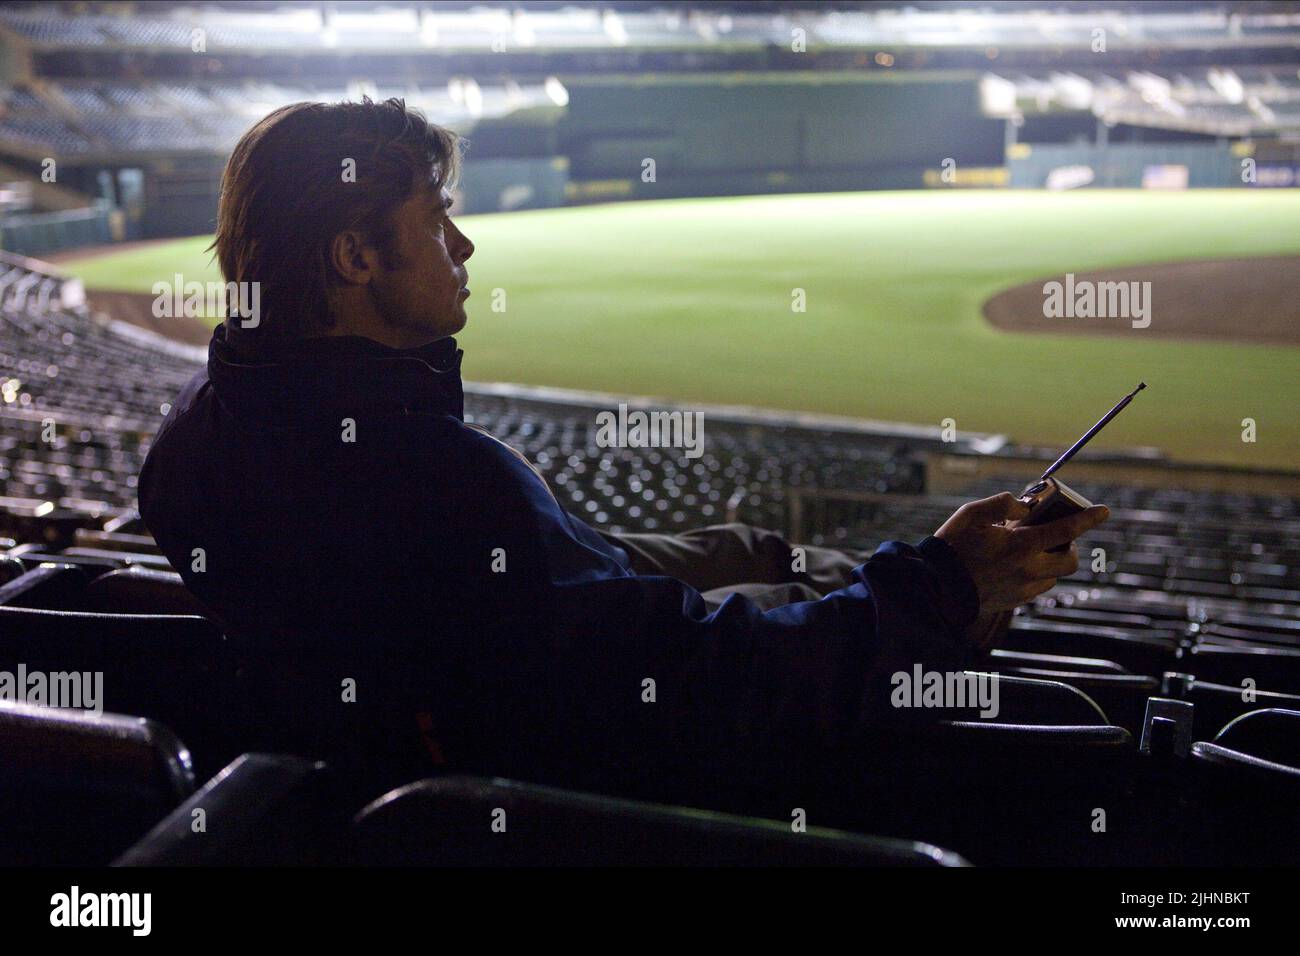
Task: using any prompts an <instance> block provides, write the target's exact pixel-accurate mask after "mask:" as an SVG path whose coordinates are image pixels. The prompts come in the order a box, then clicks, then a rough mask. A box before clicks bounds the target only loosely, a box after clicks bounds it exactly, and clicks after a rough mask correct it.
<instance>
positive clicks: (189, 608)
mask: <svg viewBox="0 0 1300 956" xmlns="http://www.w3.org/2000/svg"><path fill="white" fill-rule="evenodd" d="M83 605H84V609H85V610H87V611H99V612H106V613H111V614H197V615H200V616H204V615H206V614H208V610H207V608H206V607H204V605H203V602H201V601H200V600H199V599H198V598H196V597H195V596H194V594H193V593H192V592H191V591H190V590H189V589H188V588H187V587H185V582H184V581H183V580H181V576H180V575H179V574H177V573H176V572H175V571H160V570H157V569H154V568H145V567H141V566H139V565H132V566H131V567H129V568H122V569H121V570H119V571H110V572H109V573H108V574H104V575H101V576H100V577H98V578H96V579H95V580H94V581H92V582H91V583H90V584H89V585H88V586H87V587H86V591H85V594H84V595H83Z"/></svg>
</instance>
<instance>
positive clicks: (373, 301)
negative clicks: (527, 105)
mask: <svg viewBox="0 0 1300 956" xmlns="http://www.w3.org/2000/svg"><path fill="white" fill-rule="evenodd" d="M457 171H458V153H457V145H456V142H455V140H454V138H453V136H452V134H450V133H449V132H447V131H445V130H442V129H440V128H438V127H436V126H432V125H430V124H427V123H426V122H425V121H424V120H423V119H422V118H421V117H419V116H418V115H416V114H414V113H412V112H410V111H408V110H407V109H406V108H405V106H404V105H403V104H402V103H401V102H400V101H398V100H389V101H387V102H384V103H377V104H376V103H371V102H369V101H366V102H364V103H361V104H338V105H324V104H311V103H300V104H296V105H293V106H287V107H284V108H282V109H280V110H277V111H276V112H274V113H272V114H271V115H270V116H268V117H267V118H266V119H264V120H263V121H261V122H260V123H258V124H257V125H256V126H255V127H253V129H252V130H250V131H249V132H248V134H247V135H245V137H244V138H243V140H242V141H241V142H240V143H239V145H238V146H237V147H236V148H235V151H234V153H233V155H232V156H231V158H230V162H229V164H228V166H227V169H226V173H225V177H224V180H223V184H222V190H221V200H220V209H219V213H218V222H217V234H216V240H215V243H214V245H215V247H216V250H217V254H218V257H219V260H220V264H221V270H222V272H223V274H224V276H225V278H226V280H227V281H228V282H236V283H260V297H259V298H260V304H261V309H260V314H259V315H257V316H255V317H249V316H242V317H241V316H237V315H235V314H233V313H232V315H231V318H230V319H228V320H227V321H226V323H225V324H224V325H222V326H220V327H218V329H217V330H216V332H215V333H214V335H213V339H212V344H211V347H210V352H209V360H208V364H207V369H206V370H205V371H204V372H201V373H200V374H198V375H196V376H195V378H194V380H193V381H192V382H190V383H189V385H188V386H187V387H186V388H185V389H184V390H183V391H182V393H181V395H180V396H179V397H178V399H177V400H176V401H175V402H174V403H173V407H172V410H171V412H170V414H169V415H168V417H167V420H166V421H165V423H164V425H163V427H162V429H161V431H160V432H159V434H158V436H157V438H156V440H155V442H154V445H153V448H152V450H151V451H150V454H149V456H148V459H147V461H146V463H145V467H144V471H143V473H142V475H141V480H140V510H141V514H142V515H143V517H144V520H145V522H146V524H147V525H148V526H149V528H150V530H151V531H152V532H153V534H154V536H155V538H156V539H157V541H158V543H159V545H160V546H161V548H162V549H163V551H164V552H165V553H166V554H167V556H168V558H169V559H170V560H171V562H172V564H173V565H174V566H175V567H176V568H177V569H178V570H179V571H180V572H181V574H182V575H183V577H184V579H185V581H186V584H187V585H188V586H189V588H190V589H191V590H192V591H193V592H194V593H195V594H196V595H197V596H198V597H199V598H200V599H202V600H203V601H204V602H205V603H206V604H207V605H208V606H209V607H210V608H211V609H212V611H213V612H214V614H215V615H216V616H217V617H219V618H220V619H221V620H222V621H223V622H224V623H225V625H226V627H227V630H228V633H229V634H230V636H231V638H232V641H233V642H234V643H235V645H236V647H237V648H238V651H239V654H240V657H241V663H242V672H243V674H244V677H245V680H246V682H247V683H246V686H245V688H244V693H246V695H247V700H248V708H247V712H246V713H244V714H243V715H242V717H241V718H240V719H241V720H243V721H244V722H245V723H246V724H247V725H248V726H247V732H248V734H249V738H248V739H249V741H250V743H249V746H250V747H252V746H261V747H277V748H283V749H290V750H297V751H299V752H307V753H312V754H317V755H320V756H325V757H328V758H329V759H331V760H333V761H334V762H336V763H337V764H341V765H343V766H347V767H355V768H361V771H360V772H364V773H367V774H378V775H383V776H386V777H387V776H391V777H392V778H393V779H400V778H401V776H403V775H405V776H408V777H409V776H411V775H413V774H417V773H420V772H421V771H425V772H427V770H428V768H429V767H431V766H441V767H445V768H450V769H462V770H467V771H472V772H477V773H493V774H500V775H509V776H516V777H521V778H524V779H531V780H540V781H545V782H552V783H557V784H562V785H567V786H573V787H586V788H593V789H604V790H613V791H620V792H627V793H636V794H642V795H658V796H666V795H667V794H668V789H666V787H665V784H666V782H668V781H671V782H673V783H674V784H679V785H681V786H683V787H686V788H687V790H686V793H685V795H686V796H689V793H690V792H692V791H691V790H690V788H691V787H694V788H697V791H695V792H698V789H701V788H702V789H707V788H710V787H713V786H715V785H719V786H720V785H723V784H725V783H728V782H734V781H737V780H740V779H753V780H761V779H762V778H763V777H764V776H765V775H774V774H779V773H781V772H784V771H786V770H788V769H789V768H790V767H791V766H794V765H795V764H796V763H798V762H799V761H804V760H809V759H813V758H812V757H811V756H810V755H812V754H816V753H821V752H825V751H826V750H827V749H828V748H834V747H838V746H841V745H843V744H845V743H848V742H852V741H853V740H855V739H856V738H857V737H859V736H860V735H861V734H862V733H863V732H864V728H865V727H867V726H868V725H869V723H870V721H871V720H872V719H873V717H874V716H875V715H878V714H879V713H881V712H882V711H884V710H886V709H887V707H888V704H887V703H886V702H887V700H888V696H889V689H890V688H889V684H888V675H890V674H891V673H894V672H896V671H900V670H906V671H910V670H911V669H912V667H913V666H914V665H915V664H917V663H920V664H923V665H924V666H925V667H927V668H929V669H957V668H961V667H964V666H966V665H967V664H968V662H969V661H970V659H971V657H972V655H973V654H974V652H975V651H976V650H978V648H977V647H976V641H975V638H974V636H973V635H977V634H980V633H982V632H983V631H984V630H986V625H987V623H988V622H989V621H990V620H992V619H994V618H996V617H997V616H998V615H999V614H1000V613H1002V612H1004V611H1006V610H1008V609H1010V608H1013V607H1015V606H1016V605H1018V604H1020V603H1023V602H1025V601H1027V600H1029V599H1031V598H1033V597H1034V596H1035V595H1037V594H1039V593H1042V592H1043V591H1045V590H1047V589H1048V588H1049V587H1051V586H1052V585H1053V584H1054V583H1055V580H1056V578H1057V577H1059V576H1062V575H1066V574H1069V573H1072V572H1073V571H1074V570H1075V568H1076V567H1077V559H1076V557H1075V555H1074V553H1073V550H1072V549H1071V550H1070V551H1069V552H1067V553H1064V554H1053V553H1050V552H1049V550H1048V549H1050V548H1053V547H1055V546H1058V545H1063V544H1067V543H1069V542H1070V541H1072V540H1073V539H1074V538H1075V537H1076V536H1077V535H1079V534H1080V533H1082V532H1083V531H1085V530H1087V529H1088V528H1090V527H1092V526H1094V525H1096V524H1097V523H1099V522H1100V521H1101V520H1104V518H1105V515H1106V512H1105V509H1103V508H1094V509H1091V510H1090V511H1088V512H1085V513H1083V514H1082V515H1078V516H1075V517H1074V518H1071V519H1068V520H1064V521H1061V522H1057V523H1054V524H1051V525H1046V526H1042V527H1038V528H1024V529H1016V530H1012V529H1010V528H1008V527H1006V526H1004V525H1005V522H1007V521H1008V520H1011V519H1015V518H1018V517H1023V515H1024V513H1025V509H1024V506H1023V505H1021V504H1020V503H1018V502H1016V501H1015V500H1014V499H1013V498H1012V497H1011V496H1010V495H999V496H997V497H994V498H989V499H986V500H984V501H978V502H973V503H971V504H969V505H966V506H965V507H963V508H962V509H961V510H959V511H958V512H957V513H956V514H955V515H954V516H953V517H952V518H951V519H949V521H948V522H947V523H945V524H944V526H943V527H942V528H941V529H939V531H938V532H937V533H936V535H935V536H934V537H932V538H927V539H926V540H925V541H923V542H921V543H920V544H919V545H917V546H916V547H912V546H909V545H906V544H902V543H899V542H889V543H887V544H885V545H884V546H882V547H881V548H880V550H879V551H877V552H876V554H875V555H874V556H872V557H870V558H869V559H863V560H860V561H852V560H850V559H848V558H846V557H844V556H843V555H840V554H838V553H835V552H830V551H825V550H820V549H815V550H814V551H812V552H811V560H812V564H811V565H810V572H809V573H799V574H796V573H793V572H790V571H788V570H787V569H788V568H789V567H791V563H792V560H793V555H792V554H791V549H790V546H789V545H788V544H786V543H785V542H784V541H782V540H781V539H780V538H779V537H778V536H776V535H773V534H771V533H770V532H760V531H757V530H756V529H750V528H745V527H743V526H734V525H733V526H725V527H723V528H719V529H710V530H705V531H702V532H698V533H695V534H692V535H686V536H681V537H680V538H677V539H672V538H667V537H664V536H642V535H626V536H617V535H609V534H601V533H598V532H596V531H595V530H593V529H592V528H590V527H588V526H587V525H585V524H584V523H583V522H582V521H580V520H579V519H577V518H576V517H574V516H572V515H570V514H568V513H567V512H566V511H565V510H564V508H563V507H562V506H561V504H560V503H559V502H558V501H557V500H556V498H555V496H554V495H553V494H552V493H551V491H550V489H549V488H548V487H547V485H546V482H545V481H544V480H543V478H542V477H541V475H540V474H539V473H538V472H537V471H536V470H535V469H533V467H532V466H531V465H530V464H529V463H528V462H527V461H526V460H525V459H524V458H523V456H522V455H520V454H519V453H518V452H517V451H515V450H514V449H512V448H510V447H509V446H507V445H505V444H504V443H502V442H500V441H498V440H497V439H495V438H494V437H492V436H491V435H489V434H487V433H486V432H485V431H483V430H481V429H478V428H475V427H473V426H471V425H467V424H466V423H465V422H464V420H463V408H462V392H461V380H460V362H461V355H462V353H461V352H460V351H459V350H458V349H457V348H456V343H455V340H454V339H452V338H451V336H453V335H454V334H455V333H456V332H458V331H460V330H461V329H462V328H463V327H464V325H465V322H466V314H465V299H466V298H467V296H468V295H469V289H468V281H469V280H468V272H467V269H466V263H467V261H468V260H469V259H470V257H471V256H472V255H473V252H474V245H473V243H471V242H470V241H469V239H468V238H466V236H465V235H464V234H463V233H461V231H460V230H459V229H458V228H457V227H456V225H455V223H454V222H453V221H452V219H451V217H450V215H449V207H450V205H451V197H450V188H451V186H452V185H453V183H454V180H455V177H456V175H457ZM773 589H775V590H773ZM701 590H706V591H708V593H709V599H708V600H707V601H706V598H705V597H704V596H703V595H702V594H701V593H700V591H701ZM755 598H757V599H755ZM687 781H689V782H690V783H689V784H687V783H686V782H687ZM669 789H670V788H669ZM673 796H674V797H676V798H682V797H683V792H682V791H680V790H678V791H674V792H673Z"/></svg>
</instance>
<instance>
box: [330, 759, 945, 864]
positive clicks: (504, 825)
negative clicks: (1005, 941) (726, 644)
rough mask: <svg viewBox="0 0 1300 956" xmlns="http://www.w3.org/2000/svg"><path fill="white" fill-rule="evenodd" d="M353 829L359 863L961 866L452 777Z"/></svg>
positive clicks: (427, 784)
mask: <svg viewBox="0 0 1300 956" xmlns="http://www.w3.org/2000/svg"><path fill="white" fill-rule="evenodd" d="M355 837H356V841H357V852H358V857H359V859H360V861H361V862H364V863H371V864H387V865H502V864H505V865H515V866H554V865H587V866H601V865H606V866H607V865H612V864H620V865H627V864H631V865H656V866H663V865H671V866H681V865H711V866H718V865H754V864H758V865H822V866H825V865H864V866H880V865H893V866H962V865H965V864H964V861H963V860H962V859H961V858H960V857H958V856H956V855H955V854H952V853H949V852H947V851H945V850H941V849H939V848H937V847H933V846H929V845H927V844H922V843H915V842H911V841H907V840H894V839H883V838H879V837H868V836H860V835H857V834H850V833H845V832H842V831H837V830H826V829H821V828H818V827H810V828H809V829H808V830H807V832H805V833H795V832H793V831H792V830H791V828H790V826H789V824H788V823H777V822H775V821H771V820H762V819H757V818H753V817H741V816H734V815H731V814H724V813H714V812H708V811H703V810H688V809H685V808H682V807H670V806H663V805H659V804H651V803H641V802H637V801H632V800H622V799H612V798H609V797H600V796H595V795H592V794H586V793H576V792H573V791H567V790H557V789H554V788H551V787H542V786H536V785H533V784H524V783H517V782H515V781H510V780H501V779H485V778H479V777H460V776H453V777H441V778H435V779H431V780H422V781H419V782H418V783H413V784H410V785H408V786H405V787H402V788H400V789H398V790H394V791H392V792H391V793H388V794H385V795H384V796H383V797H381V798H380V799H378V800H377V801H375V802H374V803H372V804H371V805H370V806H368V807H366V808H365V809H364V810H363V811H362V812H361V813H360V814H359V815H358V817H357V820H356V824H355Z"/></svg>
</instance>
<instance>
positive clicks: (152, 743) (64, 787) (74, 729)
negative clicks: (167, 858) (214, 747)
mask: <svg viewBox="0 0 1300 956" xmlns="http://www.w3.org/2000/svg"><path fill="white" fill-rule="evenodd" d="M193 789H194V774H193V770H192V769H191V766H190V755H189V752H188V751H187V750H186V748H185V746H184V745H183V744H181V742H180V741H179V740H177V739H176V737H175V736H174V735H173V734H172V733H171V731H169V730H168V729H167V728H166V727H164V726H162V725H160V724H157V723H154V722H153V721H149V720H143V719H140V718H135V717H124V716H121V715H118V714H110V713H105V714H102V715H100V716H97V717H96V716H90V715H87V714H84V713H78V712H75V711H65V710H54V709H51V708H46V707H34V706H28V705H25V704H17V703H10V702H0V862H2V863H3V864H4V865H6V866H13V865H33V864H35V865H51V864H63V865H72V864H75V865H102V864H104V863H107V862H108V861H109V860H111V859H112V858H113V856H115V855H116V854H117V853H118V852H120V851H121V850H122V849H124V848H125V847H126V846H128V845H129V844H130V842H131V841H132V840H135V839H136V838H138V837H139V836H140V835H141V834H142V833H144V832H145V831H146V830H147V829H148V828H149V827H150V826H152V825H153V824H154V823H155V822H157V821H158V820H159V819H161V817H162V816H163V815H164V814H165V813H167V812H168V811H169V810H171V808H172V807H174V806H175V805H176V804H177V803H178V802H179V801H180V800H182V799H184V798H185V797H187V796H188V795H189V794H190V792H191V791H192V790H193Z"/></svg>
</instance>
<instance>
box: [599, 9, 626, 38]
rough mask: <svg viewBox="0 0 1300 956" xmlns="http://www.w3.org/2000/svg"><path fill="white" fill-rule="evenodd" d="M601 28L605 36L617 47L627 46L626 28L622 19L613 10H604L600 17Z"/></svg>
mask: <svg viewBox="0 0 1300 956" xmlns="http://www.w3.org/2000/svg"><path fill="white" fill-rule="evenodd" d="M600 20H601V24H600V25H601V28H602V29H603V30H604V31H605V36H607V37H609V39H610V41H611V42H613V43H615V44H617V45H618V46H626V45H627V27H625V26H623V18H622V17H620V16H619V15H618V14H617V13H615V12H614V11H613V10H606V11H605V13H604V15H602V16H601V18H600Z"/></svg>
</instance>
